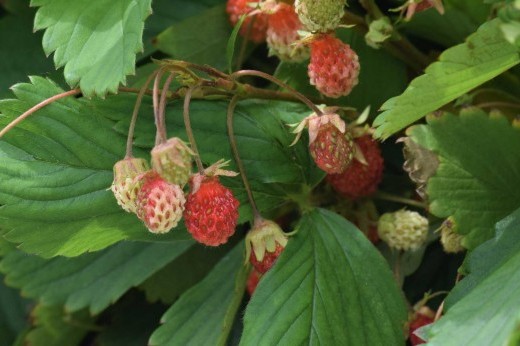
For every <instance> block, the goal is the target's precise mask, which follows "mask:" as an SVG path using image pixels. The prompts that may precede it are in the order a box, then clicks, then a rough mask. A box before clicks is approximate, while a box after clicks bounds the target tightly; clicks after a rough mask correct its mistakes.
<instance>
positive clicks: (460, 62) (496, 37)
mask: <svg viewBox="0 0 520 346" xmlns="http://www.w3.org/2000/svg"><path fill="white" fill-rule="evenodd" d="M518 62H520V57H519V54H518V52H517V50H516V48H515V46H513V45H511V44H510V43H509V42H507V41H506V40H505V39H504V37H503V35H502V33H501V31H500V29H499V28H498V22H497V20H493V21H491V22H488V23H485V24H484V25H482V26H481V27H480V28H479V29H478V31H477V32H476V33H475V34H473V35H471V36H470V37H468V40H467V42H466V43H463V44H460V45H458V46H455V47H452V48H449V49H447V50H446V51H444V53H442V54H441V56H440V58H439V61H438V62H435V63H433V64H432V65H430V66H429V67H428V68H427V69H426V71H425V74H424V75H422V76H419V77H417V78H416V79H414V80H413V81H412V82H411V84H410V86H409V87H408V88H407V89H406V90H405V91H404V92H403V93H402V94H401V95H399V96H397V97H393V98H391V99H390V100H388V101H387V102H385V103H384V104H383V106H381V110H383V111H384V112H383V113H381V114H379V116H378V117H377V118H376V119H375V121H374V126H377V129H376V132H375V135H376V136H378V137H379V138H383V139H384V138H388V137H389V136H391V135H392V134H394V133H396V132H398V131H399V130H401V129H403V128H405V127H406V126H408V125H410V124H412V123H413V122H415V121H417V120H419V119H421V118H422V117H423V116H425V115H426V114H428V113H430V112H433V111H435V110H437V109H438V108H440V107H442V106H444V105H445V104H447V103H449V102H451V101H453V100H455V99H456V98H458V97H459V96H461V95H463V94H465V93H466V92H468V91H470V90H471V89H473V88H475V87H477V86H479V85H481V84H483V83H485V82H487V81H489V80H490V79H492V78H494V77H496V76H498V75H499V74H501V73H502V72H504V71H506V70H508V69H509V68H511V67H513V66H515V65H516V64H518Z"/></svg>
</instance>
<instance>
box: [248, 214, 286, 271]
mask: <svg viewBox="0 0 520 346" xmlns="http://www.w3.org/2000/svg"><path fill="white" fill-rule="evenodd" d="M285 246H287V236H286V235H285V233H283V231H282V229H281V228H280V226H278V224H277V223H276V222H273V221H271V220H264V219H259V220H256V221H255V224H254V226H253V229H252V230H251V231H249V233H248V234H247V236H246V259H247V258H249V260H250V261H251V264H252V265H253V267H255V269H256V270H257V271H258V272H259V273H261V274H264V273H265V272H267V271H268V270H269V269H271V267H272V266H273V264H274V262H276V260H277V259H278V256H280V253H281V252H282V251H283V249H284V248H285Z"/></svg>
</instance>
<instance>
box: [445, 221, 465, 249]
mask: <svg viewBox="0 0 520 346" xmlns="http://www.w3.org/2000/svg"><path fill="white" fill-rule="evenodd" d="M462 239H464V237H463V236H462V235H461V234H458V233H457V227H456V224H455V222H454V221H453V218H451V217H449V218H447V219H446V220H445V221H444V222H443V223H442V226H441V244H442V247H443V248H444V251H445V252H447V253H457V252H461V251H464V247H463V246H462Z"/></svg>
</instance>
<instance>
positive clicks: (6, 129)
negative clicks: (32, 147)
mask: <svg viewBox="0 0 520 346" xmlns="http://www.w3.org/2000/svg"><path fill="white" fill-rule="evenodd" d="M78 94H81V90H80V89H72V90H69V91H65V92H62V93H60V94H57V95H54V96H52V97H49V98H48V99H46V100H43V101H42V102H40V103H38V104H37V105H36V106H34V107H31V108H30V109H29V110H27V111H26V112H25V113H23V114H22V115H20V116H19V117H17V118H16V119H14V120H13V121H11V122H10V123H9V124H7V126H6V127H4V128H3V129H2V131H0V138H1V137H2V136H4V135H5V134H6V133H7V132H9V131H10V130H12V129H13V128H14V127H15V126H17V125H18V124H20V123H21V122H22V121H24V120H25V119H27V118H28V117H29V116H30V115H31V114H33V113H34V112H36V111H38V110H40V109H42V108H43V107H45V106H47V105H49V104H51V103H53V102H54V101H58V100H60V99H62V98H65V97H68V96H73V95H78Z"/></svg>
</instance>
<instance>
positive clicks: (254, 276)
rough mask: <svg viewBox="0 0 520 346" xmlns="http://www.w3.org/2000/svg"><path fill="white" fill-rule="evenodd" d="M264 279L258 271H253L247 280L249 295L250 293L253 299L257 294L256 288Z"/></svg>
mask: <svg viewBox="0 0 520 346" xmlns="http://www.w3.org/2000/svg"><path fill="white" fill-rule="evenodd" d="M261 278H262V274H260V273H259V272H257V271H256V270H254V269H253V270H252V271H251V274H249V278H248V279H247V287H246V288H247V293H249V296H250V297H252V296H253V293H255V290H256V286H258V283H259V282H260V279H261Z"/></svg>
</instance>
